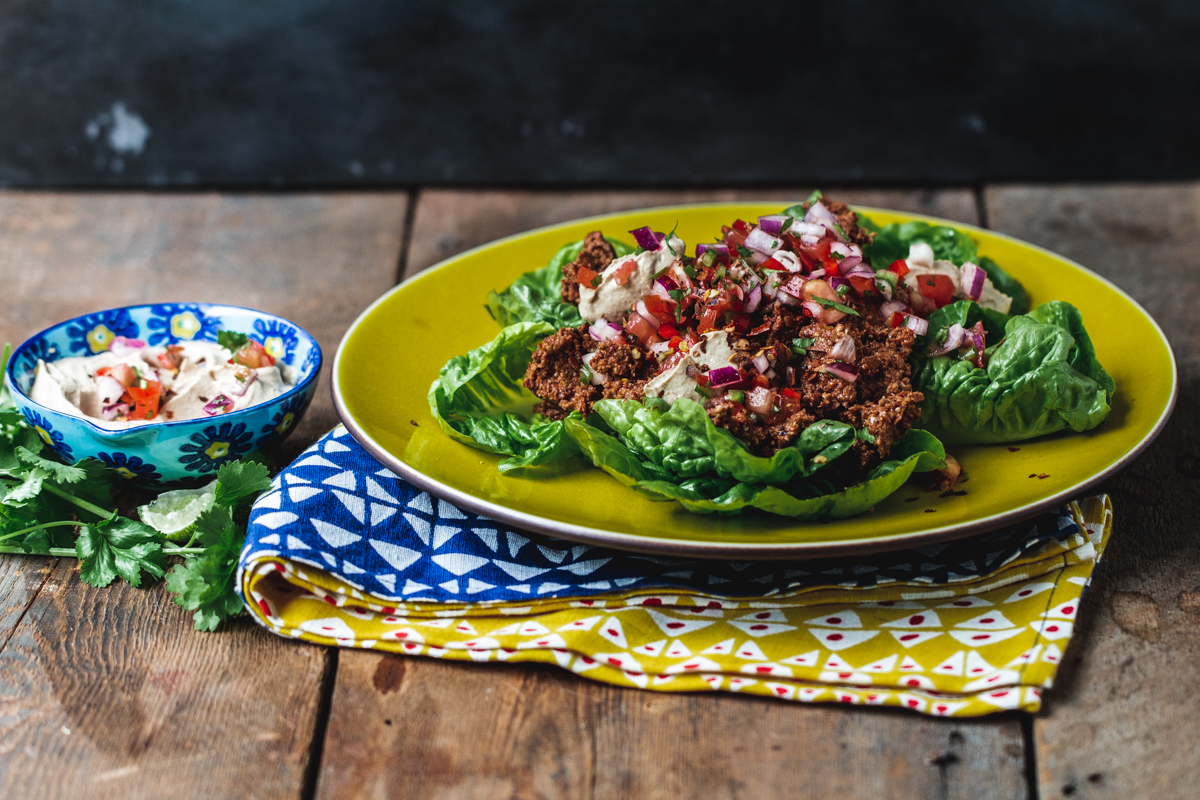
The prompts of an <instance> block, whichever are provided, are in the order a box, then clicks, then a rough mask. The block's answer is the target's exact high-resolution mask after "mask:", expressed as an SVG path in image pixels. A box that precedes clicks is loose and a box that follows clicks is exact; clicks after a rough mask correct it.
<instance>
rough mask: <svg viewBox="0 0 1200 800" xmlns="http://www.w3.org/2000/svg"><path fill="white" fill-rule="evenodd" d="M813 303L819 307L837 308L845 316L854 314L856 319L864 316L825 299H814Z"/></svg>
mask: <svg viewBox="0 0 1200 800" xmlns="http://www.w3.org/2000/svg"><path fill="white" fill-rule="evenodd" d="M813 302H815V303H816V304H817V305H819V306H824V307H825V308H836V309H837V310H838V311H841V312H842V313H843V314H853V315H854V316H856V317H861V316H862V314H860V313H858V312H857V311H855V310H854V309H853V308H851V307H850V306H844V305H842V304H841V303H836V302H834V301H833V300H826V299H825V298H824V297H814V298H813Z"/></svg>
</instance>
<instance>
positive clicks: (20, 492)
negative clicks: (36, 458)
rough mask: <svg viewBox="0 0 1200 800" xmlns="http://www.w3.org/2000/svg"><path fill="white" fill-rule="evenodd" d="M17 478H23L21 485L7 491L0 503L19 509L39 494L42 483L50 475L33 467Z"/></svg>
mask: <svg viewBox="0 0 1200 800" xmlns="http://www.w3.org/2000/svg"><path fill="white" fill-rule="evenodd" d="M18 477H21V478H23V480H22V481H21V483H19V484H17V485H15V486H13V487H12V488H11V489H9V490H8V492H7V493H6V494H5V495H4V499H3V501H0V502H3V503H4V505H6V506H14V507H18V508H19V507H20V506H23V505H26V504H27V503H29V502H30V501H31V500H33V499H34V498H35V497H37V496H38V495H39V494H41V493H42V483H44V482H45V480H46V479H47V478H49V477H50V473H48V472H47V471H46V470H44V469H39V468H37V467H35V468H33V469H31V470H28V471H26V472H25V473H24V475H22V476H18Z"/></svg>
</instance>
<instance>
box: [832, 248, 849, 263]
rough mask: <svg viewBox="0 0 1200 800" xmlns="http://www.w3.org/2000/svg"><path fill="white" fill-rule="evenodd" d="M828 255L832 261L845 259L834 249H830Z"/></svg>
mask: <svg viewBox="0 0 1200 800" xmlns="http://www.w3.org/2000/svg"><path fill="white" fill-rule="evenodd" d="M829 257H830V258H832V259H833V260H834V261H845V260H846V257H845V256H844V255H842V254H841V253H839V252H838V251H836V250H833V251H830V253H829Z"/></svg>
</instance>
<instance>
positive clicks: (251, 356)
mask: <svg viewBox="0 0 1200 800" xmlns="http://www.w3.org/2000/svg"><path fill="white" fill-rule="evenodd" d="M232 360H233V363H235V364H241V365H242V366H244V367H249V368H250V369H259V368H261V367H270V366H274V365H275V359H274V358H273V357H272V356H271V354H270V353H268V352H267V351H266V348H264V347H263V346H262V345H261V344H259V343H258V342H256V341H254V340H253V339H251V340H250V341H248V342H246V343H245V344H244V345H242V347H241V349H240V350H238V351H237V352H236V353H234V354H233V359H232Z"/></svg>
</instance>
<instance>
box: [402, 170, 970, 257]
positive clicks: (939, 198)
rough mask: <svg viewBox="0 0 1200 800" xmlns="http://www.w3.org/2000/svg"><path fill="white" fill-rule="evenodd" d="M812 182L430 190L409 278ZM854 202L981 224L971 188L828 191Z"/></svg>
mask: <svg viewBox="0 0 1200 800" xmlns="http://www.w3.org/2000/svg"><path fill="white" fill-rule="evenodd" d="M810 192H812V188H811V187H808V188H800V189H797V188H786V187H785V188H778V189H741V190H726V191H716V190H701V189H696V190H691V191H621V190H613V191H580V192H566V191H517V190H514V191H472V190H466V189H429V190H423V191H422V192H421V193H420V195H419V201H418V203H417V208H416V214H415V216H414V221H413V232H412V241H411V243H410V245H409V250H408V260H407V264H406V265H405V270H404V277H406V278H407V277H411V276H413V275H415V274H417V273H418V272H420V271H421V270H423V269H425V268H426V267H429V266H431V265H433V264H436V263H437V262H439V261H442V260H443V259H447V258H449V257H450V256H452V255H455V254H456V253H461V252H462V251H464V250H468V249H470V248H472V247H477V246H478V245H481V244H486V243H487V242H490V241H493V240H495V239H499V238H501V237H503V236H509V235H511V234H514V233H520V232H521V231H527V230H531V229H533V228H540V227H542V226H544V225H553V224H555V223H558V222H566V221H568V220H572V219H578V218H580V217H590V216H593V215H596V214H609V213H613V212H616V211H628V210H630V209H635V208H651V207H653V206H665V205H677V204H680V203H714V202H720V201H734V200H790V201H791V202H798V201H799V200H803V199H804V198H806V197H808V195H809V193H810ZM827 193H828V194H829V195H830V196H831V197H836V198H837V199H839V200H843V201H845V202H849V203H857V204H859V205H865V206H878V207H882V208H896V209H901V210H903V211H913V212H917V213H920V214H929V215H932V216H936V217H946V218H948V219H955V220H960V221H962V222H971V223H974V222H975V221H976V219H977V217H976V210H975V197H974V194H973V193H972V192H971V191H970V190H969V189H952V190H942V191H920V190H916V191H912V190H902V189H877V190H872V189H836V188H835V189H829V190H827Z"/></svg>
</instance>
